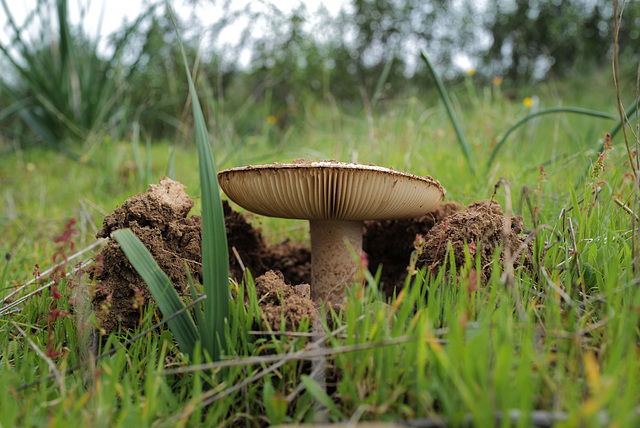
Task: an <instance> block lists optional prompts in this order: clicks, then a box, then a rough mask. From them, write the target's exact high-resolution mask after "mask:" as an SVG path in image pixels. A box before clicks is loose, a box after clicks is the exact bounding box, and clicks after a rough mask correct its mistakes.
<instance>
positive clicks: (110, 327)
mask: <svg viewBox="0 0 640 428" xmlns="http://www.w3.org/2000/svg"><path fill="white" fill-rule="evenodd" d="M192 207H193V201H192V200H191V198H189V197H188V196H187V194H186V193H185V192H184V186H183V185H182V184H180V183H178V182H176V181H173V180H171V179H169V178H163V179H162V180H161V181H160V183H158V184H151V185H150V186H149V190H147V192H146V193H144V194H138V195H136V196H133V197H132V198H130V199H128V200H127V201H125V202H124V204H122V206H121V207H119V208H116V210H115V211H114V212H113V213H112V214H109V215H107V216H106V217H105V218H104V221H103V227H102V229H100V231H99V232H98V235H97V236H98V237H99V238H107V237H109V235H110V234H111V232H113V231H115V230H118V229H122V228H127V227H128V228H130V229H131V231H132V232H133V233H134V234H135V235H136V236H137V237H138V238H140V240H141V241H142V242H143V243H144V245H145V247H147V249H148V250H149V251H150V252H151V254H152V255H153V258H154V259H155V260H156V262H157V263H158V265H160V267H161V268H162V270H163V271H164V272H165V273H166V274H167V276H169V278H172V280H173V284H174V286H175V287H176V289H177V290H178V293H186V291H187V290H186V287H185V284H186V269H185V261H186V262H187V264H188V266H189V270H190V272H191V274H192V275H193V277H194V280H195V281H198V280H199V279H200V278H201V276H202V266H201V264H202V263H201V262H202V257H201V254H200V252H201V250H200V248H201V230H202V223H201V220H200V218H199V217H190V218H187V217H186V216H187V214H188V213H189V210H191V208H192ZM101 254H102V258H103V270H102V273H101V274H100V275H99V276H98V278H97V279H98V280H99V281H100V286H101V287H100V289H101V290H102V291H101V292H98V293H96V295H95V297H94V300H93V306H94V308H95V309H96V313H98V314H99V317H100V324H101V326H102V328H103V329H104V330H105V331H108V332H109V331H115V330H117V329H118V327H119V326H122V328H125V329H129V328H133V327H135V326H136V325H137V324H138V322H139V321H140V318H141V309H140V307H139V306H140V305H139V303H141V298H144V301H145V302H147V301H149V300H150V299H151V298H152V297H151V293H150V292H149V289H148V288H147V285H146V284H145V282H144V281H143V280H142V278H141V277H140V276H139V275H138V273H137V272H136V271H135V269H134V268H133V266H132V265H131V263H129V260H128V259H127V257H126V256H125V255H124V253H123V252H122V249H121V248H120V245H118V243H117V242H116V241H115V240H112V239H110V240H108V241H107V244H106V245H105V247H104V248H103V249H102V251H101ZM109 296H110V297H109Z"/></svg>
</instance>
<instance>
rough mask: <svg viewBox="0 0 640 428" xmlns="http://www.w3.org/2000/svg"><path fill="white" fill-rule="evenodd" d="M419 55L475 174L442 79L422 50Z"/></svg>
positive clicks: (468, 148) (468, 150) (467, 144)
mask: <svg viewBox="0 0 640 428" xmlns="http://www.w3.org/2000/svg"><path fill="white" fill-rule="evenodd" d="M420 55H421V56H422V59H423V60H424V62H425V64H427V68H428V69H429V73H431V77H433V80H434V81H435V82H436V87H437V88H438V92H439V93H440V98H442V101H443V102H444V106H445V108H446V110H447V114H448V115H449V119H450V120H451V124H452V125H453V129H454V130H455V131H456V135H457V137H458V142H459V143H460V147H461V148H462V153H464V157H465V158H466V159H467V163H468V164H469V167H470V168H471V171H472V172H473V175H475V174H476V164H475V163H474V162H473V159H472V156H471V149H470V147H469V143H468V142H467V137H466V136H465V135H464V131H463V130H462V127H461V126H460V124H459V123H458V119H456V114H455V112H454V111H453V107H452V106H451V100H450V99H449V95H448V94H447V91H446V89H445V88H444V85H443V84H442V80H440V76H438V73H436V70H435V69H434V68H433V66H432V65H431V62H430V61H429V58H427V55H426V54H425V53H424V51H420Z"/></svg>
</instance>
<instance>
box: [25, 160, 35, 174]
mask: <svg viewBox="0 0 640 428" xmlns="http://www.w3.org/2000/svg"><path fill="white" fill-rule="evenodd" d="M26 167H27V171H28V172H33V171H35V169H36V165H35V164H34V163H33V162H29V163H27V165H26Z"/></svg>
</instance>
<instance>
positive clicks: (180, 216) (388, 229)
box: [93, 177, 532, 332]
mask: <svg viewBox="0 0 640 428" xmlns="http://www.w3.org/2000/svg"><path fill="white" fill-rule="evenodd" d="M192 207H193V201H192V200H191V198H190V197H189V196H188V195H187V194H186V192H185V187H184V186H183V185H182V184H180V183H178V182H176V181H173V180H171V179H169V178H166V177H165V178H163V179H162V180H161V181H160V182H159V183H158V184H152V185H150V186H149V189H148V190H147V191H146V192H145V193H143V194H138V195H136V196H133V197H132V198H130V199H128V200H127V201H125V202H124V203H123V205H122V206H121V207H118V208H116V210H115V211H114V212H113V213H112V214H109V215H107V216H106V217H105V218H104V221H103V227H102V229H100V231H99V232H98V237H105V238H107V237H109V236H110V234H111V233H112V232H113V231H115V230H118V229H122V228H130V229H131V230H132V232H133V233H134V234H136V235H137V236H138V238H140V240H141V241H142V242H143V243H144V244H145V246H146V247H147V249H149V251H150V252H151V254H152V255H153V257H154V258H155V260H156V261H157V262H158V265H159V266H160V268H161V269H162V270H163V271H164V272H165V273H166V274H167V276H169V277H170V278H171V279H172V282H173V284H174V286H175V288H176V290H177V291H178V293H180V294H182V295H189V292H188V290H187V287H186V283H187V281H186V274H187V272H186V269H185V261H186V262H187V266H188V269H189V271H190V272H191V275H192V276H193V277H194V280H196V281H200V280H201V277H202V258H201V253H200V251H201V250H200V249H201V241H202V236H201V231H202V221H201V218H200V216H195V215H194V216H191V217H187V215H188V214H189V211H190V210H191V208H192ZM223 209H224V215H225V225H226V234H227V243H228V246H229V276H230V277H231V278H232V279H233V280H235V281H241V280H242V279H243V275H244V270H245V269H246V270H249V271H250V272H251V274H252V275H253V277H254V278H255V280H254V282H255V288H256V292H257V297H258V301H259V305H260V308H261V312H262V315H261V320H262V323H263V326H262V327H265V328H274V329H280V320H281V318H282V317H283V315H284V321H285V328H286V329H289V330H290V329H295V328H297V327H298V325H299V324H300V322H301V321H302V320H303V319H305V318H312V317H313V316H315V314H316V310H315V307H314V304H313V302H312V301H311V299H310V296H309V285H308V284H309V282H310V277H311V254H310V251H309V249H308V248H307V247H306V246H305V245H303V244H290V243H282V244H280V245H276V246H269V245H267V244H266V242H265V240H264V238H263V237H262V234H261V231H260V230H259V229H256V228H254V227H253V226H252V225H251V224H250V223H249V222H248V221H247V218H246V217H245V216H244V215H243V214H241V213H239V212H236V211H234V210H233V209H231V207H230V206H229V204H228V203H227V202H226V201H223ZM504 221H505V217H504V215H503V213H502V210H501V208H500V205H499V204H498V203H497V202H492V201H481V202H477V203H474V204H471V205H470V206H469V207H468V208H467V209H466V210H462V206H461V205H460V204H458V203H455V202H447V203H443V204H441V205H440V206H439V207H438V208H437V209H436V210H435V211H433V212H431V213H428V214H426V215H424V216H422V217H418V218H413V219H406V220H393V221H391V220H385V221H368V222H365V233H364V239H363V249H364V251H365V253H366V254H367V255H368V263H369V269H370V270H371V271H372V272H374V273H375V272H376V270H377V269H378V267H379V266H380V265H381V266H382V270H381V283H382V288H383V291H384V293H385V294H386V295H387V296H391V295H392V294H393V293H394V291H395V289H396V288H398V287H402V286H403V284H404V280H405V278H406V275H407V265H408V262H409V258H410V256H411V253H412V251H414V250H415V248H414V242H415V241H416V235H423V236H424V240H425V241H424V247H423V252H422V254H421V256H420V257H419V258H418V262H417V267H423V266H424V267H428V268H434V269H436V271H437V269H439V268H440V267H441V266H443V265H444V260H445V256H446V254H447V248H451V250H452V251H453V252H454V256H455V260H456V265H457V266H462V265H463V264H464V243H465V242H474V243H476V251H478V252H479V253H480V257H481V266H482V271H481V272H480V279H481V281H482V282H483V283H486V281H487V280H488V278H489V277H490V276H491V261H492V260H493V259H492V257H493V253H494V251H495V249H496V248H497V246H498V245H500V244H501V243H502V241H503V225H504ZM509 223H510V225H509V226H510V232H509V239H508V242H509V245H510V248H511V249H512V251H513V250H514V249H517V248H518V247H519V246H520V245H521V243H522V242H523V240H524V238H522V237H520V236H519V235H520V233H521V232H522V223H523V222H522V217H512V218H511V219H510V222H509ZM101 253H102V258H103V270H102V273H101V274H100V275H99V276H98V278H97V279H98V280H99V282H100V286H99V287H98V288H99V289H100V290H101V291H100V292H98V293H96V296H95V297H94V300H93V306H94V310H95V312H96V313H97V314H98V318H99V322H100V324H101V327H102V328H103V329H104V330H105V331H107V332H111V331H115V330H117V329H118V328H123V329H131V328H134V327H136V326H137V325H138V324H139V322H140V319H141V309H140V307H139V305H137V304H136V303H139V302H140V299H141V297H142V298H144V301H145V302H148V301H149V300H151V299H152V296H151V293H150V292H149V290H148V288H147V286H146V284H145V283H144V281H143V280H142V278H141V277H140V276H139V275H138V274H137V272H136V271H135V269H134V268H133V266H131V264H130V263H129V261H128V260H127V258H126V256H125V255H124V253H123V252H122V250H121V249H120V246H119V245H118V243H117V242H116V241H115V240H113V239H109V240H108V241H107V244H106V245H105V247H103V250H102V252H101ZM524 253H525V255H524V257H519V258H518V262H517V263H516V265H518V266H519V265H523V266H525V267H530V266H531V265H532V263H531V260H532V257H531V254H532V252H531V246H530V245H529V246H526V249H525V252H524ZM501 260H502V259H501ZM520 260H523V261H522V263H521V262H520ZM109 296H110V297H109Z"/></svg>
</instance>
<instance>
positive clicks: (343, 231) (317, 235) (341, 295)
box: [309, 220, 362, 306]
mask: <svg viewBox="0 0 640 428" xmlns="http://www.w3.org/2000/svg"><path fill="white" fill-rule="evenodd" d="M309 226H310V227H309V228H310V232H311V298H312V299H313V301H314V302H319V301H323V302H325V303H329V302H331V304H332V305H333V306H339V305H341V304H342V303H343V302H344V300H345V298H346V297H347V293H346V286H347V285H350V284H351V282H353V278H354V275H355V273H356V271H357V269H358V263H357V262H356V261H355V260H354V259H353V255H352V254H353V253H352V252H351V251H350V249H351V250H353V251H354V252H355V254H356V255H357V256H358V257H359V256H360V254H361V253H362V222H361V221H343V220H310V221H309Z"/></svg>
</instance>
